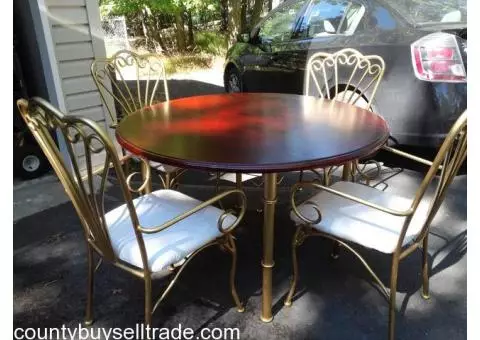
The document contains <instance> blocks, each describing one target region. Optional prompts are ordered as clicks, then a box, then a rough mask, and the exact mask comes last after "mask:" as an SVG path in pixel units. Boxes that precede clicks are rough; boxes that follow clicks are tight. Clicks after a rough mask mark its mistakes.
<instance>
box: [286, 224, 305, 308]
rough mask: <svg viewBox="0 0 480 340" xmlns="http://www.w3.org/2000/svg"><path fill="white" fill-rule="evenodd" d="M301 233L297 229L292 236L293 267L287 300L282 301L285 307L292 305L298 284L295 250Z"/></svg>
mask: <svg viewBox="0 0 480 340" xmlns="http://www.w3.org/2000/svg"><path fill="white" fill-rule="evenodd" d="M301 231H302V227H297V230H296V231H295V235H294V236H293V240H292V265H293V277H292V281H291V282H290V289H289V291H288V295H287V298H286V299H285V301H284V303H283V304H284V305H285V306H291V305H292V298H293V295H294V294H295V288H296V287H297V282H298V258H297V248H298V246H299V245H300V241H299V235H300V233H301Z"/></svg>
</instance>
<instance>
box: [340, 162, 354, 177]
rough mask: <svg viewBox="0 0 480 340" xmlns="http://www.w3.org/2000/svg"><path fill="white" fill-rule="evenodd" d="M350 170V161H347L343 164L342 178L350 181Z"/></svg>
mask: <svg viewBox="0 0 480 340" xmlns="http://www.w3.org/2000/svg"><path fill="white" fill-rule="evenodd" d="M351 172H352V163H351V162H348V163H345V164H344V165H343V173H342V180H344V181H350V176H351Z"/></svg>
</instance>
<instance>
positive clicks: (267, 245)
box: [260, 173, 277, 322]
mask: <svg viewBox="0 0 480 340" xmlns="http://www.w3.org/2000/svg"><path fill="white" fill-rule="evenodd" d="M264 185H265V187H264V196H263V197H264V205H263V206H264V208H263V260H262V270H263V283H262V315H261V317H260V319H261V320H262V321H263V322H270V321H272V319H273V316H272V271H273V266H274V265H275V262H274V261H273V242H274V224H275V204H276V203H277V174H276V173H271V174H265V175H264Z"/></svg>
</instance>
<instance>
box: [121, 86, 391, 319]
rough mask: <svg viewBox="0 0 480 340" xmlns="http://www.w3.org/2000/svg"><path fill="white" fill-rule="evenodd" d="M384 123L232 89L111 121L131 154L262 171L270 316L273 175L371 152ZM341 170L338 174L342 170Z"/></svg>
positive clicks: (341, 107)
mask: <svg viewBox="0 0 480 340" xmlns="http://www.w3.org/2000/svg"><path fill="white" fill-rule="evenodd" d="M388 136H389V129H388V126H387V123H386V122H385V120H384V119H383V118H382V117H380V116H378V115H377V114H375V113H373V112H370V111H367V110H363V109H361V108H358V107H355V106H352V105H349V104H345V103H341V102H337V101H330V100H326V99H319V98H315V97H307V96H300V95H291V94H274V93H239V94H214V95H206V96H197V97H187V98H181V99H176V100H172V101H169V102H164V103H159V104H156V105H153V106H151V107H146V108H144V109H143V110H140V111H138V112H136V113H134V114H132V115H130V116H128V117H126V118H125V119H124V120H122V122H121V123H120V124H119V125H118V127H117V130H116V137H117V139H118V141H119V143H120V144H121V145H122V146H123V147H124V148H125V149H126V150H128V151H130V152H132V153H133V154H136V155H140V156H144V157H145V158H147V159H149V160H152V161H157V162H161V163H164V164H168V165H174V166H179V167H182V168H195V169H203V170H214V171H228V172H235V173H237V174H240V173H243V172H259V173H263V174H264V225H263V260H262V267H263V286H262V315H261V319H262V320H263V321H265V322H269V321H271V320H272V312H271V306H272V269H273V266H274V261H273V244H274V218H275V204H276V199H277V173H278V172H284V171H292V170H308V169H314V168H321V167H328V166H331V165H340V164H345V165H348V164H349V162H350V161H353V160H355V159H358V158H363V157H366V156H369V155H370V154H372V153H374V152H375V151H377V150H378V149H379V148H380V147H381V146H382V145H383V144H385V142H386V141H387V139H388ZM346 169H347V166H345V168H344V174H348V173H349V171H348V170H346Z"/></svg>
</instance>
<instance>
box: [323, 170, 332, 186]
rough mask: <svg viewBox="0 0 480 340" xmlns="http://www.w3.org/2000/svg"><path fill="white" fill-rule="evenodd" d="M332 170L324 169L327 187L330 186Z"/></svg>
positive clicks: (324, 182) (324, 181)
mask: <svg viewBox="0 0 480 340" xmlns="http://www.w3.org/2000/svg"><path fill="white" fill-rule="evenodd" d="M330 169H331V167H328V168H324V169H323V184H324V185H325V186H327V187H329V186H330Z"/></svg>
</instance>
